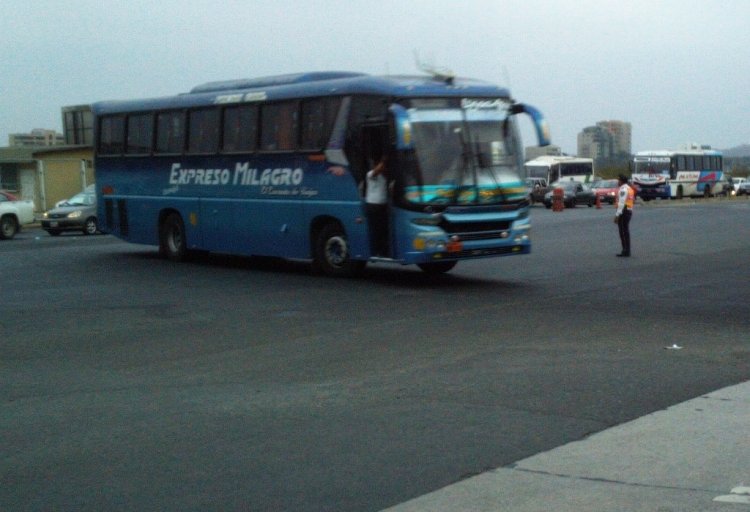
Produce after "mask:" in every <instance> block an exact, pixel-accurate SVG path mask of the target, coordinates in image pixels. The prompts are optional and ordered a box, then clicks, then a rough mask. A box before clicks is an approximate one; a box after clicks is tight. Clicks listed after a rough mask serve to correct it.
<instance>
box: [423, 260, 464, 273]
mask: <svg viewBox="0 0 750 512" xmlns="http://www.w3.org/2000/svg"><path fill="white" fill-rule="evenodd" d="M456 263H458V262H457V261H433V262H431V263H417V266H418V267H419V268H421V269H422V271H423V272H424V273H425V274H430V275H437V274H445V273H446V272H450V271H451V270H452V269H453V267H455V266H456Z"/></svg>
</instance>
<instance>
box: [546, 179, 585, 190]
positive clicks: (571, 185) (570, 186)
mask: <svg viewBox="0 0 750 512" xmlns="http://www.w3.org/2000/svg"><path fill="white" fill-rule="evenodd" d="M577 185H580V183H578V182H577V181H556V182H554V183H553V184H552V187H553V188H564V189H565V190H575V189H576V186H577Z"/></svg>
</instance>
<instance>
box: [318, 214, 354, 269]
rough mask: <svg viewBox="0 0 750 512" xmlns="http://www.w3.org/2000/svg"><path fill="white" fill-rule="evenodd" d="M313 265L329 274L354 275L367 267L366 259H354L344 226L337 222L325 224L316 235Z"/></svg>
mask: <svg viewBox="0 0 750 512" xmlns="http://www.w3.org/2000/svg"><path fill="white" fill-rule="evenodd" d="M314 243H315V245H314V255H313V266H314V267H315V269H316V270H319V271H321V272H323V273H324V274H326V275H329V276H346V277H350V276H354V275H356V274H358V273H359V272H361V271H362V270H363V269H364V268H365V264H366V263H365V262H364V261H358V260H353V259H352V258H351V250H350V247H349V240H348V238H347V236H346V232H345V231H344V228H343V227H341V225H340V224H339V223H337V222H330V223H328V224H326V225H325V226H323V228H322V229H321V230H320V231H319V232H318V233H317V236H316V237H315V242H314Z"/></svg>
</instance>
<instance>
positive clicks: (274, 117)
mask: <svg viewBox="0 0 750 512" xmlns="http://www.w3.org/2000/svg"><path fill="white" fill-rule="evenodd" d="M298 117H299V114H298V112H297V102H291V101H289V102H284V103H275V104H270V105H263V107H262V108H261V114H260V118H261V128H260V140H261V145H260V149H261V150H263V151H284V150H287V151H288V150H293V149H295V148H296V147H297V133H298V124H299V122H298V121H299V119H298Z"/></svg>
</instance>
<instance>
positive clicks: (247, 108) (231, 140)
mask: <svg viewBox="0 0 750 512" xmlns="http://www.w3.org/2000/svg"><path fill="white" fill-rule="evenodd" d="M257 140H258V107H256V106H252V105H243V106H239V107H227V108H226V109H225V110H224V138H223V141H224V142H223V146H222V151H226V152H235V151H255V147H256V141H257Z"/></svg>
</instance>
